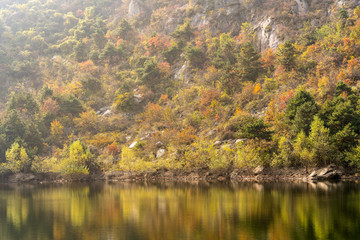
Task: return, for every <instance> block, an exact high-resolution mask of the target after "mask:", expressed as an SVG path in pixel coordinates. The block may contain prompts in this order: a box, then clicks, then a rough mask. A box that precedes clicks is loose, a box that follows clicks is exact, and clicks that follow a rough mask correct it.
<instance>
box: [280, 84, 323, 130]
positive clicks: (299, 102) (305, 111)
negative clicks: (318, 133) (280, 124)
mask: <svg viewBox="0 0 360 240" xmlns="http://www.w3.org/2000/svg"><path fill="white" fill-rule="evenodd" d="M317 112H318V106H317V104H316V103H315V100H314V98H313V97H312V96H311V95H310V93H308V92H307V91H305V90H303V89H301V90H300V91H298V92H297V93H296V94H295V96H294V97H293V98H292V99H291V100H290V101H289V104H288V106H287V108H286V112H285V116H286V118H287V120H288V121H289V123H290V124H291V125H292V127H293V129H294V131H295V133H300V132H301V131H304V132H305V134H309V131H310V125H311V122H312V120H313V118H314V116H315V115H316V113H317Z"/></svg>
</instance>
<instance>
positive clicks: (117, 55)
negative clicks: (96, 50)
mask: <svg viewBox="0 0 360 240" xmlns="http://www.w3.org/2000/svg"><path fill="white" fill-rule="evenodd" d="M125 56H126V49H125V47H124V45H120V46H119V47H116V46H115V45H114V44H113V43H112V42H108V43H107V44H106V45H105V47H104V50H103V52H102V53H101V54H100V56H99V57H100V59H101V60H107V61H109V63H111V64H116V63H119V62H120V61H121V60H122V58H124V57H125Z"/></svg>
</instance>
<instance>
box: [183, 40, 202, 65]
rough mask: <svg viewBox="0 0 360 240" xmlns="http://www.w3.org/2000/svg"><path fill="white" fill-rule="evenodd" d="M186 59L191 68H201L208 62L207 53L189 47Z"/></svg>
mask: <svg viewBox="0 0 360 240" xmlns="http://www.w3.org/2000/svg"><path fill="white" fill-rule="evenodd" d="M184 53H185V58H186V60H188V61H189V65H190V67H194V68H200V67H202V66H203V65H204V63H205V61H206V56H205V53H204V52H203V51H202V49H201V48H199V47H195V46H192V45H189V46H187V47H186V48H185V51H184Z"/></svg>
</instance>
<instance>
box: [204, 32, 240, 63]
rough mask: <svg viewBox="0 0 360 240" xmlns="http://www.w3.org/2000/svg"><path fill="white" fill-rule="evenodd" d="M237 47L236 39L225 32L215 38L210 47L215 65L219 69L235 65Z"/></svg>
mask: <svg viewBox="0 0 360 240" xmlns="http://www.w3.org/2000/svg"><path fill="white" fill-rule="evenodd" d="M235 49H236V44H235V41H234V39H233V38H231V37H230V36H229V35H227V34H225V33H224V34H221V35H220V37H219V38H216V39H214V44H213V46H212V47H211V48H210V49H209V50H210V52H211V59H212V63H213V65H214V66H215V67H216V68H218V69H226V68H229V67H230V66H231V65H234V64H235V63H236V61H237V56H236V51H235Z"/></svg>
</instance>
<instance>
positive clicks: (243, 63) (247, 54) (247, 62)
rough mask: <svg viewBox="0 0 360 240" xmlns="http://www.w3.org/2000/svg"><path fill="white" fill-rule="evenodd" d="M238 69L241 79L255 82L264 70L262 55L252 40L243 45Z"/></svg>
mask: <svg viewBox="0 0 360 240" xmlns="http://www.w3.org/2000/svg"><path fill="white" fill-rule="evenodd" d="M238 61H239V62H238V69H239V76H240V79H241V80H243V81H252V82H255V81H256V79H257V77H258V76H259V73H260V72H261V70H262V67H261V62H260V55H259V53H258V52H257V51H256V50H255V48H254V47H253V45H252V44H251V43H250V42H247V43H244V44H243V45H242V46H241V50H240V54H239V59H238Z"/></svg>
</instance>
